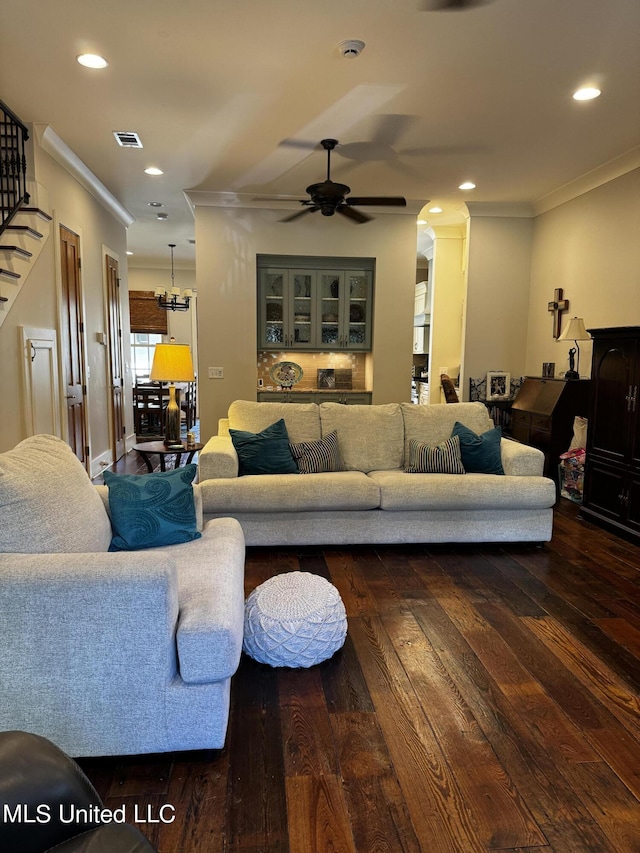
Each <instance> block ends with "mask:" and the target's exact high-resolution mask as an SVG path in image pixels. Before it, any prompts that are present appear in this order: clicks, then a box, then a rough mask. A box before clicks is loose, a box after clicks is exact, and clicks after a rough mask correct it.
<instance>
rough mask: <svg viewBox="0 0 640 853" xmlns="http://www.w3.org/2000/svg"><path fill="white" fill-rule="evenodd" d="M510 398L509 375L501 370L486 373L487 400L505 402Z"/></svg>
mask: <svg viewBox="0 0 640 853" xmlns="http://www.w3.org/2000/svg"><path fill="white" fill-rule="evenodd" d="M510 396H511V374H510V373H503V372H502V371H501V370H495V371H491V372H490V373H487V400H507V399H508V398H509V397H510Z"/></svg>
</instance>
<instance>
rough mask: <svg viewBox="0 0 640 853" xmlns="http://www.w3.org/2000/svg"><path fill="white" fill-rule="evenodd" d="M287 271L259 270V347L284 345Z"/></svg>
mask: <svg viewBox="0 0 640 853" xmlns="http://www.w3.org/2000/svg"><path fill="white" fill-rule="evenodd" d="M286 280H287V270H261V274H260V309H259V317H260V345H261V346H263V347H266V348H267V349H268V348H273V347H274V346H284V343H285V319H286V317H285V288H286Z"/></svg>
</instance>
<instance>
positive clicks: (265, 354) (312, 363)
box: [257, 350, 367, 391]
mask: <svg viewBox="0 0 640 853" xmlns="http://www.w3.org/2000/svg"><path fill="white" fill-rule="evenodd" d="M280 361H293V362H295V364H299V365H300V367H301V368H302V372H303V376H302V379H301V380H300V382H298V383H297V384H296V386H295V389H296V390H297V391H304V390H308V391H311V390H315V389H316V388H317V387H318V383H317V379H318V370H319V369H320V368H331V367H332V368H347V369H349V370H351V377H352V390H354V391H366V390H367V388H366V383H365V363H366V354H365V353H360V352H284V351H283V352H273V351H272V350H262V351H261V350H259V351H258V373H257V378H258V380H260V379H262V382H263V386H262V387H263V389H264V390H268V389H269V386H271V388H273V390H276V389H277V387H278V386H277V384H276V382H274V380H273V379H272V378H271V376H270V375H269V371H270V370H271V368H272V367H273V366H274V364H278V362H280Z"/></svg>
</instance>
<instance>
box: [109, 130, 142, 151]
mask: <svg viewBox="0 0 640 853" xmlns="http://www.w3.org/2000/svg"><path fill="white" fill-rule="evenodd" d="M113 135H114V136H115V138H116V142H117V143H118V145H121V146H122V148H142V142H141V141H140V137H139V136H138V134H137V133H134V132H133V131H129V130H114V131H113Z"/></svg>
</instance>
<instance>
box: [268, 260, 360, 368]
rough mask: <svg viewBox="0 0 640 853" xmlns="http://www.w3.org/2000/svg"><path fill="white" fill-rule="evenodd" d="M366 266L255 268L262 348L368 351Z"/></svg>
mask: <svg viewBox="0 0 640 853" xmlns="http://www.w3.org/2000/svg"><path fill="white" fill-rule="evenodd" d="M372 321H373V274H372V272H371V271H370V270H351V269H347V270H344V269H343V270H341V269H330V270H325V269H306V270H305V269H303V270H299V269H285V268H274V267H263V268H260V269H259V305H258V346H259V348H260V349H266V350H269V349H289V350H296V349H299V350H307V351H310V350H326V349H331V350H343V351H361V352H363V351H368V350H370V349H371V331H372Z"/></svg>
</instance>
